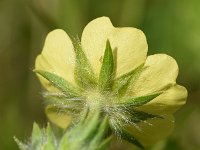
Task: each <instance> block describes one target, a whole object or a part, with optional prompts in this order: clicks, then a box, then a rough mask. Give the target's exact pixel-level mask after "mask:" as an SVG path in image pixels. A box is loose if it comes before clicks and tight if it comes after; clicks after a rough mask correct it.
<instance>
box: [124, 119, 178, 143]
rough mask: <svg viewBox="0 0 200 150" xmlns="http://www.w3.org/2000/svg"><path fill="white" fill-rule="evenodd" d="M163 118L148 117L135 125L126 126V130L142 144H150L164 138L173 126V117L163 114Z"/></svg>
mask: <svg viewBox="0 0 200 150" xmlns="http://www.w3.org/2000/svg"><path fill="white" fill-rule="evenodd" d="M163 117H164V118H163V119H149V120H146V121H144V122H141V123H138V124H136V125H135V126H134V125H132V126H128V127H127V128H128V131H130V132H131V133H132V135H133V136H134V137H135V138H136V139H137V140H138V141H139V142H140V143H141V144H142V145H144V146H150V145H152V144H155V143H156V142H158V141H160V140H162V139H163V138H166V137H167V136H168V135H169V134H170V133H171V132H172V131H173V128H174V117H173V116H172V115H169V116H163Z"/></svg>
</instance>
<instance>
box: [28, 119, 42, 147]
mask: <svg viewBox="0 0 200 150" xmlns="http://www.w3.org/2000/svg"><path fill="white" fill-rule="evenodd" d="M42 134H43V133H42V131H41V129H40V127H39V126H38V125H37V124H36V123H35V122H34V123H33V130H32V135H31V143H33V145H35V143H38V141H40V139H41V138H42Z"/></svg>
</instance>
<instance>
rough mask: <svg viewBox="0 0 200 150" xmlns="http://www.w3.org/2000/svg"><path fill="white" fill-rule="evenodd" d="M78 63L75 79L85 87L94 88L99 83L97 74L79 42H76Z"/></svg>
mask: <svg viewBox="0 0 200 150" xmlns="http://www.w3.org/2000/svg"><path fill="white" fill-rule="evenodd" d="M74 47H75V53H76V65H75V70H74V76H75V81H76V82H77V84H78V85H79V86H81V87H83V88H93V87H94V86H96V85H97V81H96V78H95V74H94V72H93V70H92V66H91V65H90V63H89V60H88V59H87V57H86V55H85V53H84V52H83V50H82V48H81V46H80V44H79V43H77V42H74Z"/></svg>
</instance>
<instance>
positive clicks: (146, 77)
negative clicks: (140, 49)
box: [127, 54, 178, 96]
mask: <svg viewBox="0 0 200 150" xmlns="http://www.w3.org/2000/svg"><path fill="white" fill-rule="evenodd" d="M144 67H146V68H145V69H144V70H143V71H142V73H141V74H140V76H139V78H138V79H137V80H135V81H134V82H133V84H132V85H131V86H130V88H129V90H128V92H127V94H128V95H132V96H141V95H146V94H150V93H152V92H156V91H158V90H162V89H163V88H167V87H170V86H171V85H174V84H175V83H176V78H177V75H178V65H177V63H176V61H175V60H174V59H173V58H172V57H170V56H168V55H166V54H155V55H151V56H148V57H147V60H146V62H145V66H144Z"/></svg>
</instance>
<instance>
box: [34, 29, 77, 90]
mask: <svg viewBox="0 0 200 150" xmlns="http://www.w3.org/2000/svg"><path fill="white" fill-rule="evenodd" d="M74 61H75V54H74V49H73V44H72V42H71V40H70V38H69V36H68V35H67V33H66V32H65V31H63V30H61V29H57V30H54V31H52V32H50V33H49V34H48V36H47V38H46V41H45V44H44V48H43V50H42V53H41V54H40V55H39V56H38V57H37V59H36V62H35V69H36V70H44V71H49V72H52V73H55V74H56V75H59V76H61V77H63V78H64V79H66V80H67V81H69V82H71V83H74V73H73V71H74ZM38 77H39V79H40V81H41V83H42V84H43V86H44V87H45V88H46V89H47V90H49V91H54V88H53V87H52V86H51V84H49V82H48V81H47V80H46V79H44V78H43V77H41V76H38Z"/></svg>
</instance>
